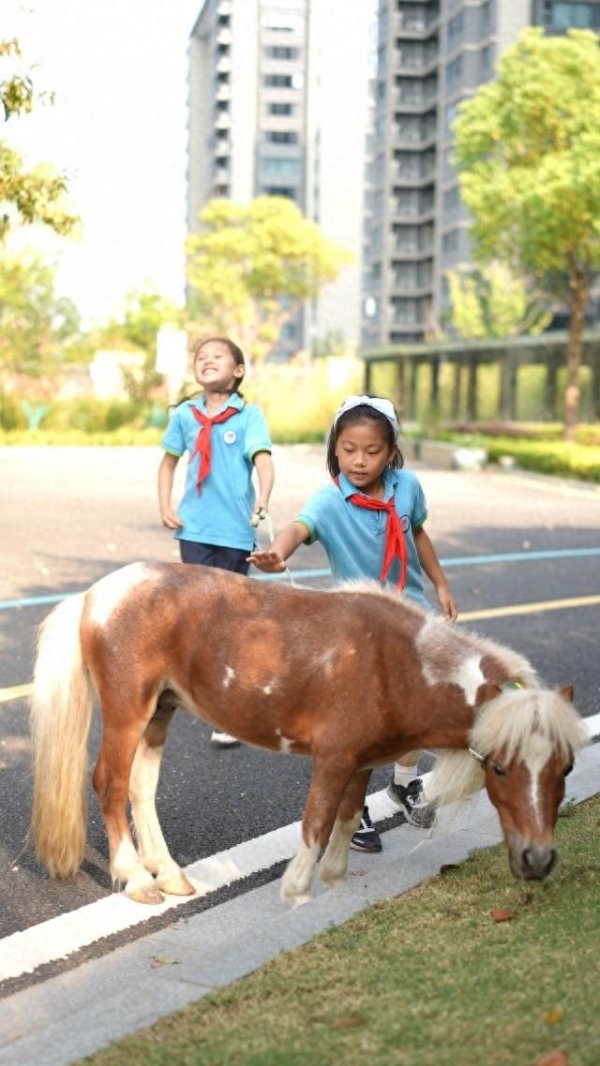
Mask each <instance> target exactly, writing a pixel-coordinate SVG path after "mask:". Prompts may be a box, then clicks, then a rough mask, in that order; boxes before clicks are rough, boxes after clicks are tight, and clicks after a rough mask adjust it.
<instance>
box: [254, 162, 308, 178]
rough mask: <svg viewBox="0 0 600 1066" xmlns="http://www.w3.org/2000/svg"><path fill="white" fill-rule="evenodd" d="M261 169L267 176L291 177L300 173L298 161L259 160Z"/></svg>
mask: <svg viewBox="0 0 600 1066" xmlns="http://www.w3.org/2000/svg"><path fill="white" fill-rule="evenodd" d="M261 169H262V170H263V171H265V173H267V174H272V175H278V176H282V175H285V176H286V177H291V176H293V175H295V174H299V173H300V160H299V159H269V158H268V157H267V158H266V159H263V160H261Z"/></svg>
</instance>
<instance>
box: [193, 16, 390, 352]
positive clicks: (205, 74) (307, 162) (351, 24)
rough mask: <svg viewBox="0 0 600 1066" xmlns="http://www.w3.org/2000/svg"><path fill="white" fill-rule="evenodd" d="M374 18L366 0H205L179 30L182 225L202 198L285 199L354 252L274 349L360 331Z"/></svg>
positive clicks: (353, 337) (353, 338) (348, 337)
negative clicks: (182, 43) (184, 38)
mask: <svg viewBox="0 0 600 1066" xmlns="http://www.w3.org/2000/svg"><path fill="white" fill-rule="evenodd" d="M374 14H375V2H374V0H279V2H276V0H205V2H204V3H203V4H202V7H201V9H200V12H199V15H198V19H197V21H196V24H195V26H194V28H193V30H192V34H191V37H190V46H189V139H188V141H189V153H188V231H189V232H190V233H193V232H195V231H197V230H198V226H199V223H198V214H199V212H200V211H201V209H202V207H203V206H204V205H205V204H206V203H207V202H208V200H210V199H211V198H213V197H217V196H225V197H229V198H230V199H232V200H235V201H237V202H240V203H245V202H248V201H250V200H251V199H252V198H254V197H255V196H259V195H263V194H268V195H279V196H288V197H290V198H291V199H292V200H293V201H294V202H295V203H296V204H297V205H298V206H299V207H300V209H301V210H302V211H303V213H304V214H305V215H306V217H308V218H310V219H313V220H314V221H316V222H317V223H318V224H319V225H320V227H321V229H322V231H323V233H324V234H325V236H327V237H328V238H330V239H332V240H335V241H338V242H339V243H340V244H343V245H345V246H346V247H348V248H350V249H351V250H353V251H354V253H355V255H356V265H355V266H354V267H350V268H347V269H345V270H344V271H343V272H342V274H341V275H340V277H339V279H338V280H337V281H336V282H335V283H333V284H332V285H329V286H327V287H326V288H325V289H324V290H323V292H322V294H321V296H320V298H319V301H318V303H317V305H316V307H312V308H307V311H306V313H305V314H304V315H301V316H298V318H297V319H295V320H294V321H293V322H291V323H289V324H288V326H287V327H284V333H283V335H282V337H281V339H280V340H281V345H280V350H281V351H282V352H286V351H288V352H289V351H294V350H296V349H298V348H312V349H314V348H315V347H316V346H318V345H319V344H322V343H324V342H325V341H326V340H327V337H328V336H331V335H332V334H334V335H337V336H340V337H343V338H344V340H345V341H346V342H350V343H356V342H357V341H358V339H359V334H360V307H361V300H360V255H361V247H362V239H363V175H364V165H365V156H364V153H365V134H366V124H367V117H368V93H367V85H368V79H369V60H370V56H371V54H372V41H371V36H370V35H371V32H372V27H373V25H374Z"/></svg>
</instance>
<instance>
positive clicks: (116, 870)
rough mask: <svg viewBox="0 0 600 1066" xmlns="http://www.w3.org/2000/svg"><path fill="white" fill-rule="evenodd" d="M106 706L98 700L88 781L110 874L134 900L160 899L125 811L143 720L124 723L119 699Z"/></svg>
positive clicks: (150, 900)
mask: <svg viewBox="0 0 600 1066" xmlns="http://www.w3.org/2000/svg"><path fill="white" fill-rule="evenodd" d="M107 708H108V704H107V701H106V700H104V701H102V714H103V720H104V730H103V736H102V744H101V746H100V752H99V754H98V761H97V763H96V768H95V770H94V774H93V777H92V783H93V786H94V789H95V791H96V794H97V796H98V802H99V804H100V809H101V811H102V815H103V818H104V824H105V826H106V835H107V837H108V848H109V854H110V873H111V877H112V880H113V883H114V884H124V885H125V894H126V895H127V896H129V897H130V898H131V899H133V900H136V901H137V902H138V903H162V902H163V899H164V897H163V895H162V892H160V891H159V889H158V888H157V887H156V885H155V883H154V878H153V876H152V874H151V873H150V872H149V871H148V870H147V869H146V867H145V866H144V865H143V863H142V862H141V861H140V859H139V857H138V854H137V851H136V849H135V846H134V843H133V840H132V837H131V832H130V830H129V824H128V821H127V814H126V805H127V797H128V792H129V778H130V774H131V768H132V765H133V760H134V756H135V753H136V749H137V746H138V744H139V741H140V731H141V729H143V728H144V723H143V722H142V723H141V725H140V723H139V719H138V722H133V721H130V723H129V724H128V725H126V724H124V723H123V720H122V705H121V703H120V702H119V704H117V705H116V708H115V711H114V712H110V710H109V709H107ZM139 717H140V718H141V717H142V716H141V715H140V716H139ZM146 721H147V717H146Z"/></svg>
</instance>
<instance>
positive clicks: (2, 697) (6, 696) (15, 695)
mask: <svg viewBox="0 0 600 1066" xmlns="http://www.w3.org/2000/svg"><path fill="white" fill-rule="evenodd" d="M31 687H32V686H31V684H28V685H13V687H12V688H0V703H8V701H9V700H20V699H22V698H23V697H24V696H28V695H29V693H30V692H31Z"/></svg>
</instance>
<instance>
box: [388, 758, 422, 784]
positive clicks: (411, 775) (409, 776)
mask: <svg viewBox="0 0 600 1066" xmlns="http://www.w3.org/2000/svg"><path fill="white" fill-rule="evenodd" d="M418 776H419V772H418V769H417V764H416V763H415V765H414V766H404V765H403V764H402V763H400V762H396V763H394V784H395V785H402V787H403V788H406V787H407V785H410V783H411V781H414V779H415V777H418Z"/></svg>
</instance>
